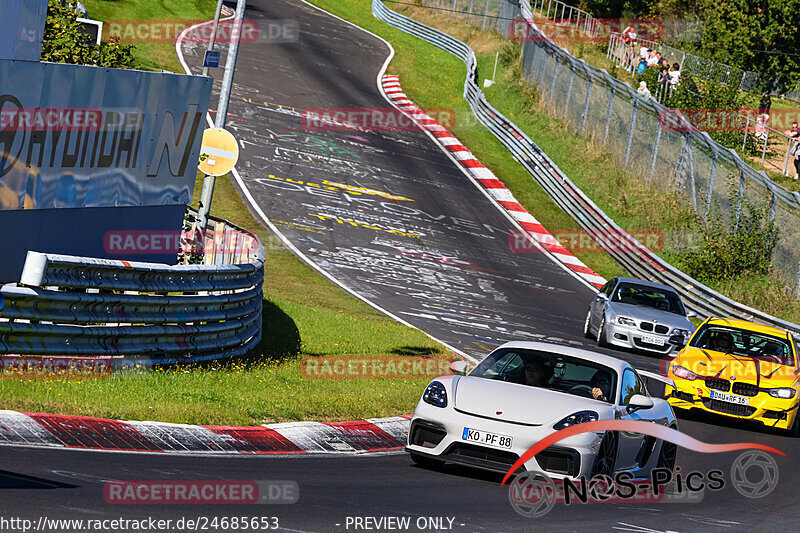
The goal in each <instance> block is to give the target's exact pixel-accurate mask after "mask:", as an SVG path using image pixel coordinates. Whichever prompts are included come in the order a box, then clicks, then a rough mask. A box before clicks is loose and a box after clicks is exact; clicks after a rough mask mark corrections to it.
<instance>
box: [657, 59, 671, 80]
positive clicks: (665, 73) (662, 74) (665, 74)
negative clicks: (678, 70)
mask: <svg viewBox="0 0 800 533" xmlns="http://www.w3.org/2000/svg"><path fill="white" fill-rule="evenodd" d="M658 83H659V84H661V85H667V83H669V61H667V60H666V59H662V60H661V67H660V68H659V69H658Z"/></svg>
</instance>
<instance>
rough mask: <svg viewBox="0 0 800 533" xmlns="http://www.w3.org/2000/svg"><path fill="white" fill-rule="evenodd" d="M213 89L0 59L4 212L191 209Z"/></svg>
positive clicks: (181, 79)
mask: <svg viewBox="0 0 800 533" xmlns="http://www.w3.org/2000/svg"><path fill="white" fill-rule="evenodd" d="M211 82H212V80H211V78H202V77H197V76H184V75H178V74H169V73H154V72H141V71H133V70H118V69H108V68H100V67H86V66H78V65H65V64H56V63H34V62H27V61H9V60H0V210H7V209H11V210H15V209H50V208H54V207H105V206H139V205H168V204H182V205H185V204H187V203H189V202H190V201H191V197H192V190H193V188H194V181H195V175H196V171H197V161H198V157H199V151H200V140H201V138H202V134H203V129H204V120H203V117H204V115H205V112H206V109H207V108H208V101H209V96H210V92H211Z"/></svg>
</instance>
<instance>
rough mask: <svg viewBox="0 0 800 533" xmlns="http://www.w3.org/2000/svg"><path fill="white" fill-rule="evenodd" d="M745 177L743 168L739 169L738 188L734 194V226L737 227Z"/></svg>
mask: <svg viewBox="0 0 800 533" xmlns="http://www.w3.org/2000/svg"><path fill="white" fill-rule="evenodd" d="M746 179H747V178H746V177H745V175H744V169H739V189H738V191H737V195H736V211H735V216H734V220H735V224H734V225H735V227H736V228H738V227H739V219H741V218H742V203H743V202H744V186H745V180H746Z"/></svg>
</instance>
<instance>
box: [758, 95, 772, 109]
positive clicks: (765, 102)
mask: <svg viewBox="0 0 800 533" xmlns="http://www.w3.org/2000/svg"><path fill="white" fill-rule="evenodd" d="M770 107H772V100H771V99H770V97H769V93H768V92H764V93H763V94H762V95H761V101H760V102H759V103H758V114H759V115H769V108H770Z"/></svg>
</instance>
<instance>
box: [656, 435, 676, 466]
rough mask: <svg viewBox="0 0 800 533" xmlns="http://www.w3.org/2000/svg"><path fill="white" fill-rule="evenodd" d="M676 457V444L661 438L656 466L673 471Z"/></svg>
mask: <svg viewBox="0 0 800 533" xmlns="http://www.w3.org/2000/svg"><path fill="white" fill-rule="evenodd" d="M677 457H678V445H677V444H673V443H672V442H669V441H666V440H662V441H661V449H660V450H659V451H658V462H657V463H656V468H667V469H669V471H670V472H674V471H675V459H676V458H677Z"/></svg>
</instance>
